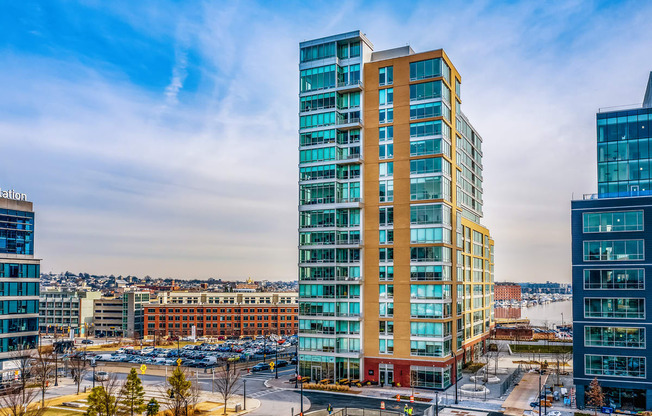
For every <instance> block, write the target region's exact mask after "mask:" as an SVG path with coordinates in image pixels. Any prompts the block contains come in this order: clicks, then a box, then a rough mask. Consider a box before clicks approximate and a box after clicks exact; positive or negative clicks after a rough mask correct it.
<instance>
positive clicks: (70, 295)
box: [39, 288, 102, 336]
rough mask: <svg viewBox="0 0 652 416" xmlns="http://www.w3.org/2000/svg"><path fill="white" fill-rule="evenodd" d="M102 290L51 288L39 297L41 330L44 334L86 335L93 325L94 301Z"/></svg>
mask: <svg viewBox="0 0 652 416" xmlns="http://www.w3.org/2000/svg"><path fill="white" fill-rule="evenodd" d="M101 296H102V294H101V293H100V292H87V291H84V290H73V289H57V288H51V289H46V290H43V291H42V292H41V296H40V298H39V300H40V302H39V330H40V331H41V333H43V334H66V335H68V334H70V333H72V334H73V335H74V336H86V335H87V334H88V333H89V331H91V333H92V330H93V329H92V327H93V313H94V306H93V302H94V301H95V299H99V298H100V297H101Z"/></svg>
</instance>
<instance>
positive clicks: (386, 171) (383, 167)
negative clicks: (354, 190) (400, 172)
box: [378, 162, 394, 178]
mask: <svg viewBox="0 0 652 416" xmlns="http://www.w3.org/2000/svg"><path fill="white" fill-rule="evenodd" d="M378 172H379V176H380V177H381V178H384V177H387V176H394V162H385V163H380V164H379V165H378Z"/></svg>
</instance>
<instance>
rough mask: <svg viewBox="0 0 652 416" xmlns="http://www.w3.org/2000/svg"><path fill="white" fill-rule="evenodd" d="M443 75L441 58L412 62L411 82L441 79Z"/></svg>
mask: <svg viewBox="0 0 652 416" xmlns="http://www.w3.org/2000/svg"><path fill="white" fill-rule="evenodd" d="M441 75H442V71H441V59H440V58H435V59H428V60H425V61H418V62H410V81H416V80H420V79H426V78H435V77H440V76H441Z"/></svg>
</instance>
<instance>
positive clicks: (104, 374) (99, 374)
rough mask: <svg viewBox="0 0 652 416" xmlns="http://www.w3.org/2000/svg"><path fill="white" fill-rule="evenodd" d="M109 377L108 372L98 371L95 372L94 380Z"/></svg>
mask: <svg viewBox="0 0 652 416" xmlns="http://www.w3.org/2000/svg"><path fill="white" fill-rule="evenodd" d="M108 379H109V373H107V372H106V371H98V372H96V373H95V381H106V380H108Z"/></svg>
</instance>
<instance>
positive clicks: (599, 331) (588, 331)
mask: <svg viewBox="0 0 652 416" xmlns="http://www.w3.org/2000/svg"><path fill="white" fill-rule="evenodd" d="M584 345H585V346H587V347H617V348H645V328H616V327H607V326H585V327H584Z"/></svg>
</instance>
